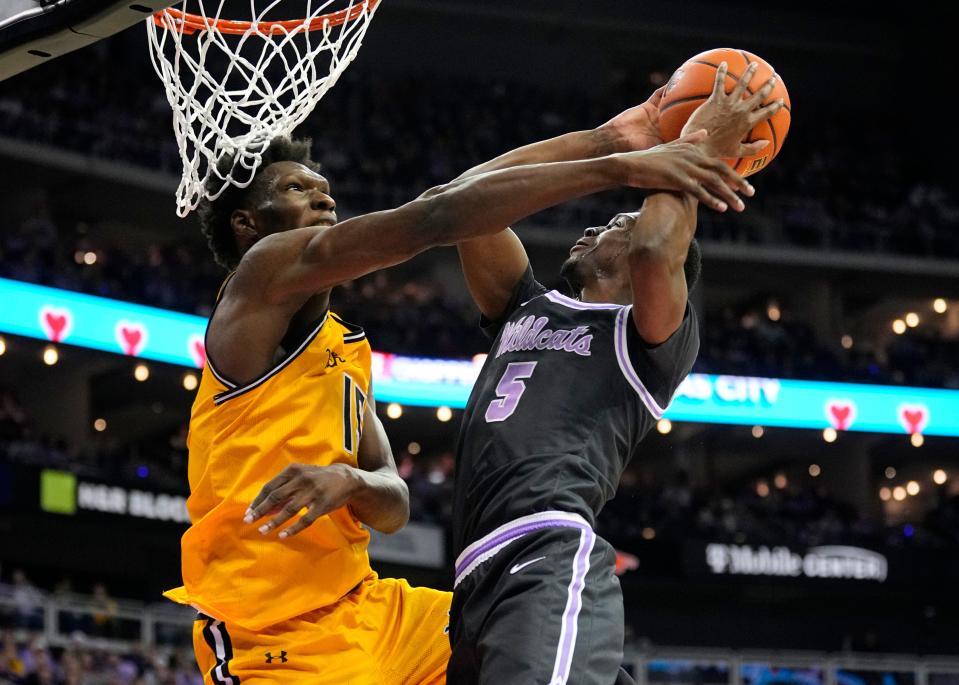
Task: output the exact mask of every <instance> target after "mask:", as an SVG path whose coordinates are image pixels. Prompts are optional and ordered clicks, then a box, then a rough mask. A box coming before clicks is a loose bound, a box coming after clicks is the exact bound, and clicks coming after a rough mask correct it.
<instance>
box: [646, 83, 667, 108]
mask: <svg viewBox="0 0 959 685" xmlns="http://www.w3.org/2000/svg"><path fill="white" fill-rule="evenodd" d="M665 93H666V86H660V87H659V88H657V89H656V90H654V91H653V94H652V95H650V96H649V104H651V105H652V106H653V107H657V108H658V107H659V103H660V102H662V101H663V95H664V94H665Z"/></svg>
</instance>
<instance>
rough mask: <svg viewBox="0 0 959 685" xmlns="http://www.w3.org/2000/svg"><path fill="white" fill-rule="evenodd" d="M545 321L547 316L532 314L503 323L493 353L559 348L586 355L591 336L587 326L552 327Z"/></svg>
mask: <svg viewBox="0 0 959 685" xmlns="http://www.w3.org/2000/svg"><path fill="white" fill-rule="evenodd" d="M547 325H549V317H548V316H540V317H536V316H533V315H530V316H526V317H523V318H522V319H520V320H519V321H515V322H513V323H508V324H506V326H504V327H503V334H502V335H501V336H500V341H499V347H498V348H497V349H496V356H497V357H500V356H502V355H504V354H506V353H507V352H522V351H525V350H559V351H561V352H574V353H576V354H578V355H580V356H582V357H588V356H590V351H589V346H590V345H591V344H592V342H593V336H592V335H591V334H589V326H577V327H576V328H573V329H572V330H566V329H558V330H555V331H554V330H552V329H549V328H546V326H547Z"/></svg>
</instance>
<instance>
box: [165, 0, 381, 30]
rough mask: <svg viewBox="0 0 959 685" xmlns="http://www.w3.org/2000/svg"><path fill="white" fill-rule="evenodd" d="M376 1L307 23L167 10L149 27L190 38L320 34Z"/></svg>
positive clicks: (322, 16)
mask: <svg viewBox="0 0 959 685" xmlns="http://www.w3.org/2000/svg"><path fill="white" fill-rule="evenodd" d="M379 3H380V0H363V1H362V2H360V3H359V4H357V5H354V6H353V7H350V8H349V9H345V10H340V11H339V12H331V13H330V14H322V15H320V16H318V17H315V18H313V19H311V20H309V21H304V20H303V19H287V20H284V21H261V22H252V21H236V20H233V19H211V18H208V17H204V16H201V15H199V14H190V13H189V12H181V11H180V10H177V9H173V8H172V7H171V8H168V9H165V10H161V11H159V12H157V13H156V14H154V15H153V23H154V24H156V25H157V26H159V27H161V28H164V29H169V28H177V29H178V28H179V27H180V26H181V25H182V26H183V33H185V34H188V35H189V34H193V33H196V32H197V31H219V32H220V33H228V34H230V35H234V36H242V35H243V34H245V33H247V32H248V31H249V30H250V29H251V28H253V27H254V25H255V26H256V28H257V29H259V30H260V31H261V33H273V32H274V31H276V32H281V33H293V32H297V31H322V30H323V29H324V28H330V27H333V26H340V25H341V24H345V23H346V22H348V21H353V20H354V19H356V18H358V17H359V16H361V15H362V14H363V13H364V12H366V11H370V12H372V11H373V10H375V9H376V6H377V5H378V4H379Z"/></svg>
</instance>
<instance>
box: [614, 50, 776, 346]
mask: <svg viewBox="0 0 959 685" xmlns="http://www.w3.org/2000/svg"><path fill="white" fill-rule="evenodd" d="M755 71H756V65H755V64H753V65H750V67H749V69H748V70H747V71H746V73H745V74H744V75H743V78H742V79H740V80H739V82H738V83H737V85H736V87H735V88H733V90H732V91H731V92H730V93H729V94H727V93H726V92H725V90H724V83H725V78H726V64H725V63H723V64H721V65H720V67H719V69H717V72H716V85H715V87H714V89H713V93H712V95H710V97H709V99H708V100H707V101H706V102H705V103H703V104H702V105H701V106H700V107H699V108H698V109H697V110H696V111H695V112H693V114H692V115H691V116H690V118H689V122H687V124H686V128H685V129H684V132H685V131H690V130H699V129H706V130H708V131H709V136H708V138H706V139H705V140H704V141H703V142H702V144H701V145H702V148H703V150H704V151H706V152H707V153H708V154H710V155H712V156H713V157H715V158H717V160H718V159H719V158H730V157H732V158H735V157H742V156H746V155H748V154H755V152H758V151H759V150H760V149H762V147H763V146H764V145H765V144H766V143H767V141H760V142H758V143H743V142H742V140H743V138H744V137H745V135H746V134H747V133H748V132H749V131H750V130H752V128H753V126H755V125H756V124H757V123H758V122H760V121H762V120H764V119H768V118H769V117H771V116H772V115H773V114H775V113H776V112H777V111H778V110H779V108H780V107H781V106H782V102H781V101H778V102H774V103H772V104H770V105H767V106H763V105H762V102H763V100H765V98H766V97H767V96H768V95H769V93H770V92H771V91H772V88H773V86H774V85H775V79H774V78H773V79H770V80H769V81H768V82H767V83H766V84H764V85H763V87H762V88H760V89H758V90H757V92H756V93H755V94H754V95H752V96H750V97H748V98H746V97H745V94H746V88H747V86H748V84H749V82H750V80H751V78H752V76H753V74H755ZM701 199H703V197H702V194H701V193H699V194H696V193H682V194H680V193H657V194H655V195H652V196H650V197H648V198H647V199H646V202H645V203H644V204H643V207H642V209H641V210H640V211H639V212H638V214H626V215H621V216H622V217H623V220H624V221H631V227H630V246H629V264H630V281H631V284H632V290H633V304H634V306H633V320H634V322H635V324H636V327H637V329H638V331H639V334H640V336H642V338H643V340H644V341H646V343H648V344H650V345H657V344H659V343H662V342H664V341H665V340H667V339H668V338H669V337H670V336H671V335H672V334H673V332H674V331H675V330H676V329H677V328H678V327H679V325H680V324H681V323H682V320H683V315H684V313H685V311H686V299H687V296H688V292H687V288H686V278H685V272H684V265H685V262H686V257H687V254H688V252H689V245H690V242H691V241H692V239H693V235H694V233H695V231H696V210H697V204H698V201H699V200H701ZM737 201H738V200H737ZM737 208H739V207H737Z"/></svg>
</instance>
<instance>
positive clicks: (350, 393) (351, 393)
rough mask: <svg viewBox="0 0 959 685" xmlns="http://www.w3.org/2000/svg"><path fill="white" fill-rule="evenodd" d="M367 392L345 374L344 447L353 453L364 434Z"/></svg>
mask: <svg viewBox="0 0 959 685" xmlns="http://www.w3.org/2000/svg"><path fill="white" fill-rule="evenodd" d="M364 402H366V393H365V392H363V391H362V390H360V386H358V385H357V384H356V383H355V382H354V381H353V379H352V378H350V375H349V374H348V373H344V374H343V449H345V450H346V451H347V452H348V453H350V454H353V453H354V451H355V448H356V447H357V446H358V445H359V444H360V437H361V436H362V435H363V403H364Z"/></svg>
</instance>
